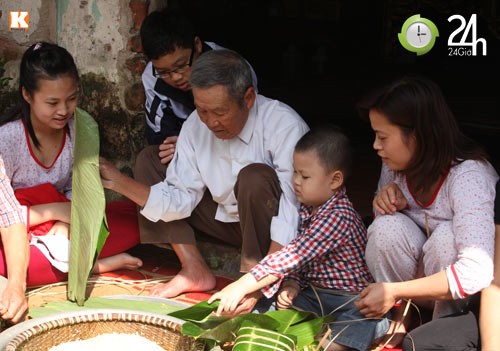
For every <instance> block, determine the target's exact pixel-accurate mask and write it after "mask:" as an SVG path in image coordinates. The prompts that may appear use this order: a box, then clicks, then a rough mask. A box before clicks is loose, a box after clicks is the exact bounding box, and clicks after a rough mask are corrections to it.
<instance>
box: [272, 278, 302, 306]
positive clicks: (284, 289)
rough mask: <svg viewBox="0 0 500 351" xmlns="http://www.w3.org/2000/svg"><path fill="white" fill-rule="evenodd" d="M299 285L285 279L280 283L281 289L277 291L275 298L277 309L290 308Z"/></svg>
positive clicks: (297, 292)
mask: <svg viewBox="0 0 500 351" xmlns="http://www.w3.org/2000/svg"><path fill="white" fill-rule="evenodd" d="M299 291H300V288H299V285H298V284H297V283H296V282H295V281H292V280H287V281H285V282H283V284H282V285H281V289H280V291H279V292H278V297H277V299H276V306H277V307H278V309H279V310H284V309H287V308H290V306H292V304H293V300H295V298H296V297H297V295H298V294H299Z"/></svg>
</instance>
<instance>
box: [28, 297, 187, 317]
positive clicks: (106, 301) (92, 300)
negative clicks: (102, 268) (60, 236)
mask: <svg viewBox="0 0 500 351" xmlns="http://www.w3.org/2000/svg"><path fill="white" fill-rule="evenodd" d="M100 308H116V309H121V310H123V309H127V310H134V311H142V312H153V313H159V314H169V313H171V312H174V311H177V310H179V309H182V308H184V307H182V306H173V305H169V304H164V303H161V302H153V301H140V300H130V299H115V298H105V297H98V296H94V297H89V298H88V299H87V300H86V301H85V305H84V306H78V305H77V304H75V303H74V302H71V301H67V300H66V301H52V302H47V303H45V304H43V305H42V306H40V307H32V308H30V309H29V317H30V318H37V317H42V316H48V315H51V314H56V313H62V312H71V311H78V310H89V309H100Z"/></svg>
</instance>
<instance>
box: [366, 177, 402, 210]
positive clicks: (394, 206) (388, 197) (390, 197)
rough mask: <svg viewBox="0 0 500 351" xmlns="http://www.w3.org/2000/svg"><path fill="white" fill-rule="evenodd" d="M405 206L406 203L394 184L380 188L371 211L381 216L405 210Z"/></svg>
mask: <svg viewBox="0 0 500 351" xmlns="http://www.w3.org/2000/svg"><path fill="white" fill-rule="evenodd" d="M407 205H408V201H407V200H406V198H405V196H404V195H403V192H402V191H401V189H400V188H399V187H398V186H397V185H396V184H394V183H391V184H388V185H386V186H384V187H382V189H380V191H379V192H378V193H377V194H376V195H375V198H374V199H373V209H374V210H375V211H377V212H378V213H380V214H382V215H384V214H394V213H395V212H396V211H401V210H402V209H404V208H406V206H407Z"/></svg>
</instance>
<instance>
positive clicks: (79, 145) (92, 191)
mask: <svg viewBox="0 0 500 351" xmlns="http://www.w3.org/2000/svg"><path fill="white" fill-rule="evenodd" d="M74 138H75V150H74V161H73V181H72V190H73V192H72V200H71V225H70V226H71V227H70V233H71V234H70V240H71V249H70V258H69V272H68V299H69V300H71V301H76V303H77V304H78V305H79V306H83V304H84V302H85V298H86V296H85V294H86V288H87V281H88V278H89V275H90V273H91V272H92V268H93V267H94V264H95V262H96V260H97V257H98V256H99V253H100V250H101V249H102V247H103V245H104V242H105V240H106V238H107V236H108V234H109V231H108V228H107V225H106V220H105V213H104V211H105V205H106V200H105V196H104V189H103V187H102V183H101V177H100V174H99V128H98V125H97V123H96V121H95V120H94V119H93V118H92V117H91V116H90V115H89V114H88V113H87V112H85V111H83V110H81V109H79V108H76V109H75V136H74Z"/></svg>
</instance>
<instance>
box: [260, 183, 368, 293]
mask: <svg viewBox="0 0 500 351" xmlns="http://www.w3.org/2000/svg"><path fill="white" fill-rule="evenodd" d="M365 248H366V228H365V226H364V224H363V221H362V220H361V217H360V216H359V214H358V213H357V212H356V211H355V210H354V208H353V206H352V203H351V202H350V201H349V198H348V197H347V195H346V192H345V188H342V189H341V190H339V191H338V192H337V193H335V194H334V195H333V196H332V197H331V198H330V199H329V200H328V201H327V202H325V203H324V204H323V205H322V206H321V207H320V208H318V210H317V211H316V212H314V213H312V211H311V207H308V206H305V205H304V204H301V207H300V227H299V231H298V234H297V237H296V238H295V239H294V240H292V241H291V242H290V243H289V244H288V245H286V246H284V247H283V248H282V249H281V250H279V251H276V252H274V253H272V254H270V255H268V256H266V257H265V258H263V259H262V260H261V261H260V262H259V264H257V265H256V266H255V267H254V268H252V270H251V271H250V273H251V274H252V275H253V276H254V277H255V279H256V280H261V279H262V278H264V277H266V276H267V275H269V274H272V275H274V276H277V277H279V279H278V281H277V282H276V283H274V284H272V285H270V286H268V287H266V288H264V289H262V292H263V293H264V295H265V296H266V297H271V296H273V295H274V294H275V293H276V292H277V291H278V289H279V286H280V284H281V282H282V280H283V279H285V278H286V279H293V280H295V281H297V283H298V284H299V285H300V286H301V288H305V287H307V286H308V285H314V286H316V287H320V288H326V289H335V290H342V291H348V292H359V291H361V290H362V289H363V288H364V287H365V286H366V285H367V283H369V282H372V281H373V278H372V277H371V275H370V273H369V271H368V267H367V266H366V262H365V259H364V257H365Z"/></svg>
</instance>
